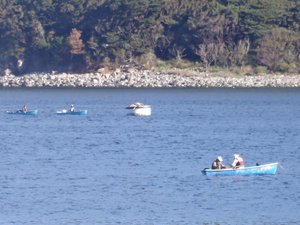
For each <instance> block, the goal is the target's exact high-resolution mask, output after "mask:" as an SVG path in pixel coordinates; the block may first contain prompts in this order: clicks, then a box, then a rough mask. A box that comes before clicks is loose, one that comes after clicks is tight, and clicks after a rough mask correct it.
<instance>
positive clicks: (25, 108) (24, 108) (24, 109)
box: [20, 105, 28, 113]
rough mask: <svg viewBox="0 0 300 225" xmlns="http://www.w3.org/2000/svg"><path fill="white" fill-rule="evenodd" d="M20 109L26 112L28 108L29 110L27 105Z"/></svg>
mask: <svg viewBox="0 0 300 225" xmlns="http://www.w3.org/2000/svg"><path fill="white" fill-rule="evenodd" d="M20 111H21V112H24V113H25V112H27V111H28V110H27V107H26V105H23V107H22V109H20Z"/></svg>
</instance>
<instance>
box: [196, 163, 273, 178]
mask: <svg viewBox="0 0 300 225" xmlns="http://www.w3.org/2000/svg"><path fill="white" fill-rule="evenodd" d="M277 166H278V163H277V162H276V163H269V164H263V165H259V166H251V167H244V168H237V169H232V168H228V169H217V170H213V169H208V168H206V169H204V170H202V173H203V174H204V175H207V176H215V175H229V176H234V175H267V174H276V172H277Z"/></svg>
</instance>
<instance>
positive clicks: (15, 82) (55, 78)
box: [0, 69, 300, 88]
mask: <svg viewBox="0 0 300 225" xmlns="http://www.w3.org/2000/svg"><path fill="white" fill-rule="evenodd" d="M0 87H53V88H56V87H78V88H80V87H83V88H103V87H106V88H108V87H109V88H125V87H133V88H172V87H175V88H187V87H190V88H223V87H224V88H251V87H278V88H285V87H300V75H249V76H233V75H230V74H228V75H222V76H217V75H211V74H209V75H206V74H205V73H201V72H199V73H196V74H195V73H193V74H192V75H191V74H190V75H184V74H180V75H177V74H175V73H168V72H155V71H152V70H137V69H126V70H122V69H117V70H115V71H109V72H103V71H102V72H101V71H99V72H95V73H85V74H68V73H61V74H55V73H42V74H41V73H32V74H27V75H23V76H14V75H13V74H11V73H6V74H5V75H3V76H0Z"/></svg>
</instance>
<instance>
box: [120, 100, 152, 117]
mask: <svg viewBox="0 0 300 225" xmlns="http://www.w3.org/2000/svg"><path fill="white" fill-rule="evenodd" d="M126 109H132V110H133V114H134V115H135V116H150V115H151V106H150V105H144V104H143V103H140V102H136V103H132V104H131V105H129V106H127V107H126Z"/></svg>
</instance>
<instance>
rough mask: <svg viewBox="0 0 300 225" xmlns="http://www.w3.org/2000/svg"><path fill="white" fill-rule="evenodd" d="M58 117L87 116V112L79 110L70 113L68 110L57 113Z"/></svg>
mask: <svg viewBox="0 0 300 225" xmlns="http://www.w3.org/2000/svg"><path fill="white" fill-rule="evenodd" d="M56 114H57V115H80V116H82V115H87V110H78V111H73V112H71V111H68V110H66V109H63V110H59V111H56Z"/></svg>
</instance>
